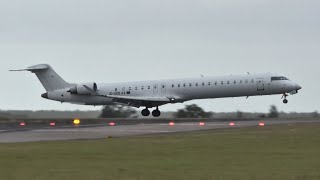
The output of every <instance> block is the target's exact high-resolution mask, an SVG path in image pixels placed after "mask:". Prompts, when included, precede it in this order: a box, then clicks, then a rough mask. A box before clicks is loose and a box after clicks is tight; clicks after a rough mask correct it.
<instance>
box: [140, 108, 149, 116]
mask: <svg viewBox="0 0 320 180" xmlns="http://www.w3.org/2000/svg"><path fill="white" fill-rule="evenodd" d="M141 115H142V116H149V115H150V111H149V109H144V110H142V111H141Z"/></svg>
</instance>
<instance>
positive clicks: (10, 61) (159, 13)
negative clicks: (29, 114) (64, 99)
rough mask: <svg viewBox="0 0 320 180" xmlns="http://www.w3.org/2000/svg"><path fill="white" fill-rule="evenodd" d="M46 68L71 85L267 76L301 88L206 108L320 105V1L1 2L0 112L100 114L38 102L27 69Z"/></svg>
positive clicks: (170, 108)
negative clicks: (280, 77)
mask: <svg viewBox="0 0 320 180" xmlns="http://www.w3.org/2000/svg"><path fill="white" fill-rule="evenodd" d="M39 63H48V64H51V65H52V66H53V67H54V68H55V70H56V71H57V72H58V73H59V74H60V75H61V76H62V77H63V78H64V79H65V80H67V81H70V82H92V81H95V82H118V81H133V80H149V79H163V78H183V77H200V74H203V75H205V76H214V75H229V74H244V73H246V72H251V73H255V72H274V73H279V74H283V75H285V76H287V77H288V78H290V79H291V80H293V81H295V82H297V83H298V84H300V85H301V86H303V89H302V90H301V91H300V92H299V94H297V95H294V96H290V97H289V104H287V105H284V104H282V100H281V99H280V98H281V95H276V96H264V97H250V98H249V99H247V100H246V99H245V98H230V99H211V100H200V101H199V100H198V101H191V102H187V103H185V104H179V105H165V106H163V107H161V110H164V111H173V110H176V109H177V108H182V107H184V105H186V104H191V103H197V104H199V105H200V106H201V107H203V108H205V109H206V110H211V111H216V112H219V111H236V110H241V111H250V112H251V111H252V112H266V111H268V109H269V106H270V105H271V104H275V105H277V106H278V108H279V109H280V110H281V111H286V112H291V111H301V112H311V111H315V110H318V111H320V105H319V100H320V98H319V90H320V80H319V78H320V77H319V68H320V1H319V0H306V1H301V0H161V1H150V0H135V1H132V0H116V1H114V0H91V1H87V0H50V1H48V0H28V1H26V0H0V81H1V83H2V88H1V92H2V93H1V94H0V109H4V110H8V109H21V110H22V109H23V110H25V109H28V110H40V109H50V110H51V109H54V110H76V109H80V110H98V109H100V108H101V107H95V108H94V107H90V106H78V105H70V104H61V103H59V102H54V101H48V100H45V99H42V98H41V97H40V95H41V94H42V93H44V92H45V90H44V89H43V87H42V86H41V84H40V83H39V82H38V80H37V78H36V77H35V76H34V75H33V74H31V73H27V72H26V73H24V72H20V73H12V72H8V70H9V69H15V68H25V67H28V66H31V65H35V64H39Z"/></svg>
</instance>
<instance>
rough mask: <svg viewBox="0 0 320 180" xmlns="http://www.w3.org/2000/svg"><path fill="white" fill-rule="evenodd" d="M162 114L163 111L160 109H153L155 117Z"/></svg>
mask: <svg viewBox="0 0 320 180" xmlns="http://www.w3.org/2000/svg"><path fill="white" fill-rule="evenodd" d="M160 115H161V112H160V111H159V109H156V110H154V111H152V116H153V117H159V116H160Z"/></svg>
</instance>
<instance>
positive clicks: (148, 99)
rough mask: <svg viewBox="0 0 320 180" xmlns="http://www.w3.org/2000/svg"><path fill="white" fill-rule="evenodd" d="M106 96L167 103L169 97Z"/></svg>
mask: <svg viewBox="0 0 320 180" xmlns="http://www.w3.org/2000/svg"><path fill="white" fill-rule="evenodd" d="M106 97H108V98H114V99H122V100H132V101H152V102H164V103H169V102H170V99H169V98H167V97H139V96H116V95H107V96H106Z"/></svg>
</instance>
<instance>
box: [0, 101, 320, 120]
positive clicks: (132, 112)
mask: <svg viewBox="0 0 320 180" xmlns="http://www.w3.org/2000/svg"><path fill="white" fill-rule="evenodd" d="M100 117H102V118H143V117H142V116H141V115H140V111H137V109H135V108H130V107H122V106H119V105H116V106H105V107H104V108H102V110H101V111H0V120H11V119H19V118H21V119H22V118H23V119H24V118H29V119H30V118H34V119H41V118H45V119H48V118H53V119H59V118H62V119H66V118H84V119H87V118H89V119H93V118H100ZM150 118H151V117H150ZM161 118H249V119H254V118H320V115H319V113H318V112H317V111H315V112H310V113H297V112H291V113H285V112H278V110H277V107H276V106H271V107H270V109H269V112H268V113H259V112H254V113H252V112H241V111H236V112H205V111H204V110H203V109H202V108H201V107H199V106H197V105H195V104H192V105H187V106H186V107H185V108H183V109H179V110H177V111H176V112H162V114H161Z"/></svg>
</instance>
